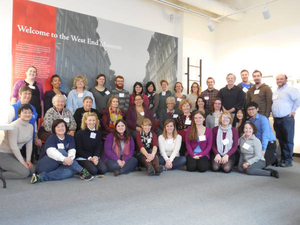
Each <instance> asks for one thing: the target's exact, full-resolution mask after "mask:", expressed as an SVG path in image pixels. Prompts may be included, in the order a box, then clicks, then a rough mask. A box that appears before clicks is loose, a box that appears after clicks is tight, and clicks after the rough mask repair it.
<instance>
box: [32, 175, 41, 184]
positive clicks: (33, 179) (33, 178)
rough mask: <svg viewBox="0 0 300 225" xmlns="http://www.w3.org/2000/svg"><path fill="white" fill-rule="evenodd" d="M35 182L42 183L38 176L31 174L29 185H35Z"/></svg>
mask: <svg viewBox="0 0 300 225" xmlns="http://www.w3.org/2000/svg"><path fill="white" fill-rule="evenodd" d="M37 182H43V181H42V179H41V178H40V176H39V175H38V174H35V173H34V174H32V177H31V180H30V183H31V184H35V183H37Z"/></svg>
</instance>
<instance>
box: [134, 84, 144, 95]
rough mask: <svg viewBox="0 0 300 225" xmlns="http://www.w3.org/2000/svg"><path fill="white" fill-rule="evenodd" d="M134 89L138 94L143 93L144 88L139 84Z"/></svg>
mask: <svg viewBox="0 0 300 225" xmlns="http://www.w3.org/2000/svg"><path fill="white" fill-rule="evenodd" d="M134 90H135V93H136V94H141V92H142V90H143V88H142V87H141V86H139V85H136V86H135V88H134Z"/></svg>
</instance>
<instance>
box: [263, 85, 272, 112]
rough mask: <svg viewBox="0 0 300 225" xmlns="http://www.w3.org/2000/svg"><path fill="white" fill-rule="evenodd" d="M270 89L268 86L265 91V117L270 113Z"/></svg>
mask: <svg viewBox="0 0 300 225" xmlns="http://www.w3.org/2000/svg"><path fill="white" fill-rule="evenodd" d="M272 95H273V93H272V90H271V88H268V90H267V91H266V101H267V105H266V112H265V116H266V117H267V118H269V116H270V113H271V107H272V103H273V101H272Z"/></svg>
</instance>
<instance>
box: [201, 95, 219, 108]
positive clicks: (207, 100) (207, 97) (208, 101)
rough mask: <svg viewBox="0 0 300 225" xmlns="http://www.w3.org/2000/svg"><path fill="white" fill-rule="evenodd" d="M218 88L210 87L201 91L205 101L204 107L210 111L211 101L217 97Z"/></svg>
mask: <svg viewBox="0 0 300 225" xmlns="http://www.w3.org/2000/svg"><path fill="white" fill-rule="evenodd" d="M218 92H219V91H218V90H217V89H212V90H208V89H206V90H205V91H203V92H202V93H201V95H200V96H201V97H203V98H204V101H205V109H207V110H209V111H210V112H211V110H212V106H213V101H214V99H215V98H216V97H217V95H218Z"/></svg>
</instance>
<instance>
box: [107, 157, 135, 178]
mask: <svg viewBox="0 0 300 225" xmlns="http://www.w3.org/2000/svg"><path fill="white" fill-rule="evenodd" d="M105 164H106V166H107V171H108V172H114V171H115V170H119V169H121V167H120V166H119V164H118V163H117V162H116V161H114V160H112V159H108V160H107V161H106V162H105ZM136 165H137V159H136V158H134V157H131V158H130V159H128V160H127V161H126V163H125V165H124V166H123V168H122V169H123V171H124V173H125V174H126V173H130V172H132V171H134V168H135V167H136Z"/></svg>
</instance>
